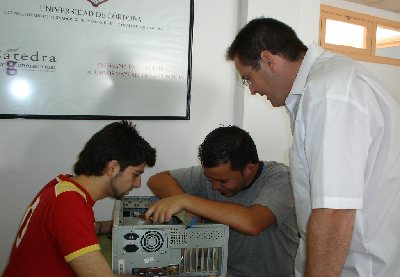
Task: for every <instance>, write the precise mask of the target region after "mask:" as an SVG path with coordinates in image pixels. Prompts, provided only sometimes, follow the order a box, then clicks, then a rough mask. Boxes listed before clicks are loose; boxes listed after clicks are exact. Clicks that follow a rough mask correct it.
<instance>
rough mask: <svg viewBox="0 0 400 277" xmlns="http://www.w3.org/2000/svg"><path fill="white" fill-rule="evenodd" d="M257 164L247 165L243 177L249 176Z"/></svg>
mask: <svg viewBox="0 0 400 277" xmlns="http://www.w3.org/2000/svg"><path fill="white" fill-rule="evenodd" d="M257 165H258V164H257V163H247V164H246V166H245V168H244V169H243V172H244V175H245V176H250V175H251V174H252V173H253V172H254V171H255V170H256V168H257Z"/></svg>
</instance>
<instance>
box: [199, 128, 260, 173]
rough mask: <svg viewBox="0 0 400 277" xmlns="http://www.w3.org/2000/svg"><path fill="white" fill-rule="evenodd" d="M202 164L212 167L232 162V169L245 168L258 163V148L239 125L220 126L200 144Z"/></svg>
mask: <svg viewBox="0 0 400 277" xmlns="http://www.w3.org/2000/svg"><path fill="white" fill-rule="evenodd" d="M198 156H199V159H200V162H201V165H202V166H204V167H206V168H210V167H216V166H219V165H221V164H230V166H231V169H232V170H243V169H244V168H245V167H246V165H247V164H248V163H249V162H250V163H258V161H259V160H258V154H257V148H256V145H255V144H254V141H253V139H252V138H251V136H250V134H249V133H248V132H246V131H245V130H243V129H241V128H239V127H237V126H224V127H218V128H216V129H214V130H213V131H211V133H209V134H208V135H207V136H206V138H205V139H204V141H203V143H202V144H201V145H200V146H199V154H198Z"/></svg>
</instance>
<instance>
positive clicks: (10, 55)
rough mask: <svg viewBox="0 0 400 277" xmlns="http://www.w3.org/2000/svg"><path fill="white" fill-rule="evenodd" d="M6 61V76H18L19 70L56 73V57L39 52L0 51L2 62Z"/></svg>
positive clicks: (17, 49) (16, 49) (15, 49)
mask: <svg viewBox="0 0 400 277" xmlns="http://www.w3.org/2000/svg"><path fill="white" fill-rule="evenodd" d="M1 60H3V61H4V63H3V65H4V66H5V71H6V74H7V75H9V76H13V75H16V74H17V73H18V69H22V70H30V71H54V70H55V64H56V62H57V61H56V57H55V56H50V55H45V54H41V53H39V51H33V52H29V53H27V52H22V51H21V49H19V48H12V49H7V50H5V51H2V50H1V49H0V62H1Z"/></svg>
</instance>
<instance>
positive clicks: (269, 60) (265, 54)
mask: <svg viewBox="0 0 400 277" xmlns="http://www.w3.org/2000/svg"><path fill="white" fill-rule="evenodd" d="M260 62H261V63H263V64H264V66H267V67H269V68H270V70H273V68H274V66H275V55H273V54H272V53H271V52H269V51H267V50H265V51H262V52H261V59H260Z"/></svg>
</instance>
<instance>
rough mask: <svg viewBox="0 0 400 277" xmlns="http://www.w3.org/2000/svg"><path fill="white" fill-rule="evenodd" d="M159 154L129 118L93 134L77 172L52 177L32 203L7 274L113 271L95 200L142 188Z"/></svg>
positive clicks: (20, 230)
mask: <svg viewBox="0 0 400 277" xmlns="http://www.w3.org/2000/svg"><path fill="white" fill-rule="evenodd" d="M155 159H156V151H155V149H154V148H152V147H151V146H150V145H149V143H148V142H147V141H146V140H144V139H143V138H142V137H141V136H140V135H139V134H138V132H137V131H136V129H135V126H133V125H132V124H131V123H130V122H127V121H121V122H114V123H111V124H109V125H107V126H105V127H104V128H103V129H102V130H100V131H99V132H97V133H96V134H94V135H93V136H92V138H91V139H90V140H89V141H88V142H87V143H86V145H85V147H84V149H83V150H82V152H81V153H80V154H79V157H78V161H77V162H76V164H75V166H74V172H75V175H74V176H70V175H59V176H57V177H56V178H54V179H53V180H51V181H50V182H49V183H48V184H47V185H46V186H45V187H44V188H43V189H42V190H41V191H40V192H39V193H38V195H37V196H36V197H35V198H34V200H33V201H32V203H31V205H30V206H29V207H28V210H27V212H26V214H25V216H24V218H23V220H22V223H21V225H20V228H19V230H18V233H17V237H16V239H15V242H14V245H13V248H12V252H11V256H10V260H9V263H8V265H7V267H6V269H5V271H4V273H3V276H4V277H8V276H13V277H15V276H51V277H53V276H57V277H60V276H114V274H113V273H112V271H111V269H110V267H109V266H108V264H107V261H106V260H105V258H104V257H103V255H102V254H101V252H100V246H99V243H98V241H97V237H96V232H95V227H94V214H93V209H92V208H93V205H94V203H95V202H96V201H97V200H100V199H103V198H106V197H113V198H115V199H121V198H122V197H123V196H124V195H127V194H128V193H129V192H130V191H131V190H132V189H133V188H139V187H140V185H141V179H140V175H141V174H142V173H143V171H144V168H145V167H146V166H153V165H154V164H155Z"/></svg>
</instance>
